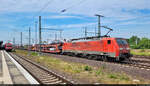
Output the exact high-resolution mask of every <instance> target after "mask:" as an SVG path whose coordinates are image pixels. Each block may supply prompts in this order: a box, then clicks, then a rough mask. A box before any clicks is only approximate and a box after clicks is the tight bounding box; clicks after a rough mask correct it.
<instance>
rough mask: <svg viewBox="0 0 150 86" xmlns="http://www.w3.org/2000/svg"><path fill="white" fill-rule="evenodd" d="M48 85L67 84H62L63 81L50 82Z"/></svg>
mask: <svg viewBox="0 0 150 86" xmlns="http://www.w3.org/2000/svg"><path fill="white" fill-rule="evenodd" d="M46 84H66V83H62V81H57V82H50V83H49V82H48V83H46Z"/></svg>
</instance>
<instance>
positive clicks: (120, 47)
mask: <svg viewBox="0 0 150 86" xmlns="http://www.w3.org/2000/svg"><path fill="white" fill-rule="evenodd" d="M79 39H80V40H82V41H77V40H79ZM79 39H72V40H70V41H68V42H66V41H65V42H57V43H51V44H43V45H41V49H40V47H39V45H34V46H30V48H29V50H32V51H39V50H41V52H47V53H57V54H67V55H76V56H81V57H87V58H89V59H101V60H103V61H108V60H113V61H123V60H126V59H129V58H130V57H132V55H131V54H130V47H129V44H128V43H127V41H126V39H124V38H113V37H101V38H99V37H93V38H88V37H87V38H79ZM83 39H92V40H84V41H83Z"/></svg>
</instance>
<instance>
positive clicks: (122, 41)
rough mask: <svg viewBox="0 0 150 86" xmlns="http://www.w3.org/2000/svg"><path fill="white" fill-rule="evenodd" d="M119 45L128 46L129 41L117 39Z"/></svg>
mask: <svg viewBox="0 0 150 86" xmlns="http://www.w3.org/2000/svg"><path fill="white" fill-rule="evenodd" d="M117 43H118V44H119V45H127V44H128V43H127V41H126V40H124V39H117Z"/></svg>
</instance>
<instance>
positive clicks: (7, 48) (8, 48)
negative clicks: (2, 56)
mask: <svg viewBox="0 0 150 86" xmlns="http://www.w3.org/2000/svg"><path fill="white" fill-rule="evenodd" d="M4 47H5V50H6V51H12V49H13V45H12V44H11V43H5V45H4Z"/></svg>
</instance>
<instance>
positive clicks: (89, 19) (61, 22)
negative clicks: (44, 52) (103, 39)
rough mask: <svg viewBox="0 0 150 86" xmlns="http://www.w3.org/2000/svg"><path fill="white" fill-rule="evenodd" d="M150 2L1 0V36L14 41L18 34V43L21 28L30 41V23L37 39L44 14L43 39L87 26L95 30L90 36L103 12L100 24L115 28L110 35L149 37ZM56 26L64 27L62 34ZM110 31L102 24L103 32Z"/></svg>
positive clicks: (75, 34) (81, 34)
mask: <svg viewBox="0 0 150 86" xmlns="http://www.w3.org/2000/svg"><path fill="white" fill-rule="evenodd" d="M149 4H150V0H0V30H1V31H0V40H3V41H4V42H8V41H11V42H12V40H13V38H15V43H16V44H19V43H20V32H22V33H23V44H27V43H28V38H29V37H28V34H29V33H28V30H29V27H30V28H31V38H32V43H35V38H36V36H35V33H36V29H35V27H36V23H35V22H37V23H38V16H41V18H42V28H43V29H42V41H49V42H50V41H51V40H54V39H55V38H57V39H72V38H79V37H84V30H85V27H86V28H87V31H88V32H93V33H88V36H95V34H94V32H95V31H96V32H97V27H98V24H97V21H98V18H97V17H96V16H95V14H100V15H103V16H104V17H102V18H101V25H103V26H107V27H110V28H112V29H113V31H112V32H111V33H110V34H109V35H110V36H111V37H122V38H130V37H131V36H133V35H137V36H138V37H140V38H142V37H148V38H150V34H149V33H150V29H149V27H150V5H149ZM64 9H65V12H62V10H64ZM37 29H38V24H37ZM48 29H56V30H48ZM57 30H62V35H61V36H60V31H57ZM107 31H108V30H107V29H105V28H101V34H102V35H105V34H106V33H107ZM37 36H38V35H37Z"/></svg>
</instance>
